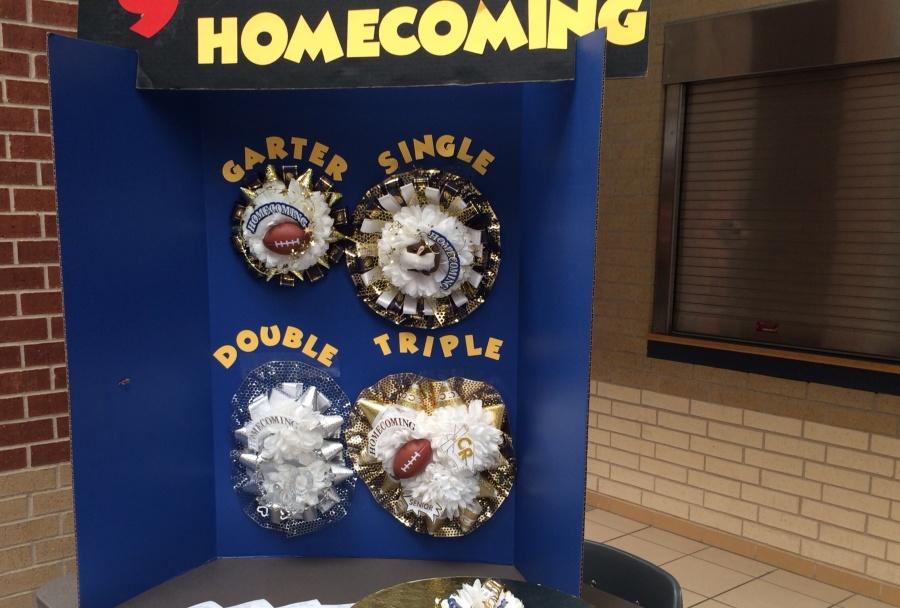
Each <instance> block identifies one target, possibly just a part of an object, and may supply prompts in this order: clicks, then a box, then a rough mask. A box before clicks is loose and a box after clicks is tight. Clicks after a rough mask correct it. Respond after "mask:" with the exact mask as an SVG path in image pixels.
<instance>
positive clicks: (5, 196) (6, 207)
mask: <svg viewBox="0 0 900 608" xmlns="http://www.w3.org/2000/svg"><path fill="white" fill-rule="evenodd" d="M10 200H11V196H10V193H9V189H8V188H0V210H3V211H11V210H12V206H11V205H10Z"/></svg>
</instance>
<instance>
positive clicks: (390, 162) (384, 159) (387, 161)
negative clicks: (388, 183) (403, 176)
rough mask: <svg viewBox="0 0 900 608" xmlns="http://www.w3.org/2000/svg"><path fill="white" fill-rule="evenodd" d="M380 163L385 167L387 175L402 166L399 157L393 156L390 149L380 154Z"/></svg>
mask: <svg viewBox="0 0 900 608" xmlns="http://www.w3.org/2000/svg"><path fill="white" fill-rule="evenodd" d="M378 165H379V166H380V167H383V168H384V172H385V173H386V174H387V175H390V174H391V173H393V172H394V171H396V170H397V169H398V168H399V167H400V163H398V162H397V159H396V158H394V157H393V156H391V151H390V150H385V151H384V152H382V153H381V154H379V155H378Z"/></svg>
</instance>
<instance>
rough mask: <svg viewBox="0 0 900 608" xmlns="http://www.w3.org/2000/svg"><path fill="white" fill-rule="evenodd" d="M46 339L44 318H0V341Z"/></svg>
mask: <svg viewBox="0 0 900 608" xmlns="http://www.w3.org/2000/svg"><path fill="white" fill-rule="evenodd" d="M46 339H47V320H46V319H0V342H24V341H26V340H27V341H31V340H46Z"/></svg>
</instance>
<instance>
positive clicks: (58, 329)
mask: <svg viewBox="0 0 900 608" xmlns="http://www.w3.org/2000/svg"><path fill="white" fill-rule="evenodd" d="M65 335H66V332H65V321H63V318H62V317H53V318H51V319H50V337H51V338H54V339H62V338H63V337H65Z"/></svg>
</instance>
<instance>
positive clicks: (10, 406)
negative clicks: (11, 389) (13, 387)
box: [0, 397, 25, 420]
mask: <svg viewBox="0 0 900 608" xmlns="http://www.w3.org/2000/svg"><path fill="white" fill-rule="evenodd" d="M24 417H25V399H24V398H23V397H9V398H7V399H0V420H19V419H21V418H24Z"/></svg>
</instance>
